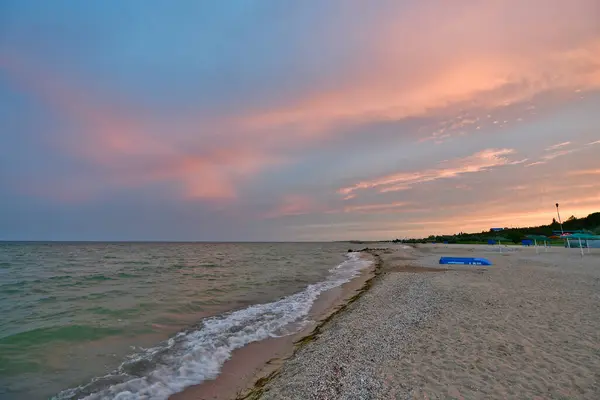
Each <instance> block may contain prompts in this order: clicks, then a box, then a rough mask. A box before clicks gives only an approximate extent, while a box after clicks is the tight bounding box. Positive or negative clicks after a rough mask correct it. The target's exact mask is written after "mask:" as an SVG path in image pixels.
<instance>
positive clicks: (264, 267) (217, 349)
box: [0, 242, 370, 400]
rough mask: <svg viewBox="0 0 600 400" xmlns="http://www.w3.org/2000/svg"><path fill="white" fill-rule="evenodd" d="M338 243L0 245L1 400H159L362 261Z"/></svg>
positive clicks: (281, 330) (288, 322) (279, 323)
mask: <svg viewBox="0 0 600 400" xmlns="http://www.w3.org/2000/svg"><path fill="white" fill-rule="evenodd" d="M348 247H349V245H348V244H347V243H57V242H50V243H40V242H22V243H21V242H20V243H9V242H0V399H1V400H5V399H6V400H7V399H10V400H21V399H27V400H32V399H55V400H71V399H87V400H99V399H119V400H138V399H156V400H158V399H167V398H168V397H169V396H170V395H171V394H173V393H177V392H180V391H182V390H183V389H184V388H186V387H188V386H191V385H196V384H200V383H202V382H204V381H206V380H210V379H214V378H215V377H217V376H218V374H219V372H220V370H221V367H222V366H223V364H224V363H225V361H227V360H228V359H229V358H230V357H231V355H232V352H233V351H234V350H235V349H238V348H241V347H243V346H245V345H247V344H249V343H251V342H255V341H260V340H264V339H267V338H271V337H279V336H283V335H289V334H292V333H294V332H296V331H297V330H299V329H301V328H302V327H303V326H305V324H307V323H310V321H309V310H310V309H311V307H312V305H313V303H314V302H315V300H316V299H317V297H318V296H319V294H321V293H322V292H324V291H326V290H329V289H332V288H334V287H337V286H340V285H342V284H343V283H345V282H348V281H349V280H351V279H352V278H354V277H355V276H357V275H358V274H359V273H360V271H361V270H362V269H364V268H366V267H368V266H369V264H370V261H368V260H365V259H363V258H361V257H360V256H359V255H358V254H359V253H348V252H347V251H348Z"/></svg>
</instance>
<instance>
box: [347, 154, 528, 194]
mask: <svg viewBox="0 0 600 400" xmlns="http://www.w3.org/2000/svg"><path fill="white" fill-rule="evenodd" d="M514 153H515V150H514V149H486V150H482V151H480V152H478V153H475V154H473V155H471V156H468V157H464V158H458V159H454V160H451V161H445V162H442V163H440V166H439V167H438V168H431V169H426V170H422V171H412V172H400V173H395V174H391V175H387V176H384V177H381V178H376V179H373V180H368V181H362V182H359V183H357V184H355V185H352V186H347V187H343V188H341V189H339V190H338V192H339V193H340V194H343V195H346V196H347V195H349V194H353V193H354V192H356V191H358V190H365V189H377V190H378V192H380V193H385V192H390V191H397V190H407V189H409V188H411V187H412V186H414V185H416V184H419V183H425V182H432V181H436V180H438V179H447V178H454V177H457V176H460V175H463V174H470V173H476V172H481V171H487V170H489V169H491V168H495V167H500V166H504V165H515V164H521V163H523V162H525V160H510V159H509V158H508V157H507V156H509V155H513V154H514Z"/></svg>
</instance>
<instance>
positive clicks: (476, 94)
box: [242, 0, 600, 141]
mask: <svg viewBox="0 0 600 400" xmlns="http://www.w3.org/2000/svg"><path fill="white" fill-rule="evenodd" d="M435 4H436V5H435V6H432V5H431V3H418V4H416V5H414V6H413V7H411V8H410V9H408V10H407V9H406V8H405V7H398V8H395V7H393V6H392V7H390V9H387V10H386V15H381V17H380V19H379V20H378V21H377V26H376V27H374V26H369V27H365V29H363V31H362V32H364V36H365V42H367V43H368V47H367V45H365V48H360V49H358V51H357V53H358V54H362V55H363V58H367V59H369V61H370V62H369V64H368V66H366V65H363V64H360V65H361V67H360V68H348V70H347V71H343V70H341V71H340V77H339V81H336V82H334V83H332V85H331V86H332V87H329V88H327V89H325V90H322V91H312V92H310V93H309V94H307V95H304V96H301V97H296V98H292V99H290V100H289V101H288V102H287V104H283V105H281V106H277V107H274V108H271V109H269V110H265V111H264V112H257V113H255V114H252V115H249V116H248V117H247V118H246V119H245V120H243V122H242V123H243V124H246V126H247V127H249V128H251V129H276V128H282V127H291V128H293V129H294V130H296V131H300V132H303V134H305V135H306V136H308V137H311V136H312V137H314V136H318V135H320V134H325V133H326V132H328V131H330V130H331V129H332V127H334V126H339V125H345V124H357V123H364V122H369V121H385V120H400V119H403V118H406V117H413V116H422V115H429V114H431V113H440V112H442V110H448V109H453V108H466V107H471V108H472V107H479V108H484V109H494V108H498V107H505V106H507V105H510V104H515V103H519V102H523V101H526V100H530V99H532V98H533V97H534V96H535V95H538V94H540V93H544V92H546V91H558V92H564V96H563V97H564V98H565V99H566V98H570V96H572V94H573V92H574V89H578V90H580V91H581V90H584V91H586V90H597V89H598V88H600V37H599V35H598V31H597V18H596V17H595V15H597V11H598V10H597V8H598V7H597V2H595V0H579V1H575V2H574V3H565V2H561V1H558V0H552V1H550V2H547V1H541V0H534V1H533V2H532V3H527V5H526V6H525V5H524V4H523V3H521V2H517V1H488V2H477V3H473V2H452V4H450V3H447V2H435ZM567 15H568V16H569V17H568V18H567V17H565V16H567ZM440 16H443V17H440ZM557 21H559V22H557ZM397 43H402V45H397ZM476 122H477V120H476V119H470V118H463V119H460V120H457V121H453V123H454V124H452V123H449V124H448V126H445V127H441V128H440V130H439V131H436V132H434V133H432V134H431V137H432V138H435V139H437V140H438V141H439V140H440V138H444V137H446V136H444V135H448V133H445V131H446V130H455V131H459V130H460V129H461V128H467V127H471V126H475V124H476ZM504 122H507V121H497V123H498V124H503V123H504Z"/></svg>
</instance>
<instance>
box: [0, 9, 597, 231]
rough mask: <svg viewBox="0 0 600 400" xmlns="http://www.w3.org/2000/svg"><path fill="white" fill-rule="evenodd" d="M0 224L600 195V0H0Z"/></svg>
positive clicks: (407, 207) (297, 227)
mask: <svg viewBox="0 0 600 400" xmlns="http://www.w3.org/2000/svg"><path fill="white" fill-rule="evenodd" d="M0 139H1V142H0V240H172V241H188V240H189V241H321V240H350V239H371V240H377V239H393V238H397V237H399V238H402V237H422V236H428V235H430V234H443V233H449V234H452V233H457V232H460V231H465V232H466V231H481V230H489V229H490V228H491V227H507V226H531V225H537V224H542V223H543V224H546V223H549V222H550V221H551V220H552V218H553V217H554V216H555V213H556V208H555V205H554V204H555V203H557V202H558V203H560V208H561V216H562V217H563V218H564V219H566V218H567V217H569V216H570V215H575V216H577V217H584V216H586V215H587V214H589V213H591V212H595V211H600V2H598V1H597V0H572V1H568V2H567V1H563V0H529V1H527V2H524V1H521V0H486V1H483V0H450V1H448V0H372V1H362V0H328V1H321V0H305V1H280V0H231V1H212V0H211V1H201V0H179V1H174V2H165V1H153V0H143V1H142V0H131V1H126V2H124V1H117V0H106V1H90V2H82V1H77V0H73V1H66V0H56V1H52V2H41V1H37V0H0Z"/></svg>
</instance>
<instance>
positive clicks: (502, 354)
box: [190, 245, 600, 400]
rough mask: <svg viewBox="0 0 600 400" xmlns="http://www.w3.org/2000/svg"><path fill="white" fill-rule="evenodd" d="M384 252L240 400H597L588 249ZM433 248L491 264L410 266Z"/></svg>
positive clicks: (597, 298)
mask: <svg viewBox="0 0 600 400" xmlns="http://www.w3.org/2000/svg"><path fill="white" fill-rule="evenodd" d="M394 248H395V251H393V252H391V253H390V252H385V253H383V254H381V257H382V259H383V261H384V264H383V270H384V273H383V274H381V275H380V276H379V277H378V278H376V282H375V284H374V285H373V287H372V288H371V289H370V290H369V291H368V292H366V293H365V294H364V295H363V296H362V297H361V298H360V299H358V300H357V301H356V302H354V303H352V304H351V305H349V306H348V307H347V308H346V310H345V311H344V312H342V313H339V314H337V315H336V316H335V318H333V319H332V320H331V321H329V322H328V323H327V324H326V325H325V327H324V329H323V330H322V333H320V334H319V336H318V337H317V338H316V339H315V340H314V341H312V342H310V343H308V344H306V345H305V346H303V347H301V348H299V349H298V350H297V351H296V352H295V354H294V355H293V356H292V357H291V358H289V359H288V360H287V361H286V362H285V363H284V364H283V366H281V367H280V368H279V369H278V372H277V373H276V375H275V376H274V377H272V378H271V379H269V380H268V382H267V383H266V385H265V386H264V387H262V388H261V390H255V391H254V392H252V394H253V395H255V396H254V397H252V398H264V399H449V398H457V399H595V400H597V399H600V252H598V251H597V250H594V251H593V253H592V254H591V255H586V256H585V257H583V258H582V257H581V256H580V255H579V252H578V250H577V249H564V248H551V249H550V251H549V252H548V253H544V252H542V253H540V254H539V255H538V254H536V253H535V250H534V249H533V248H518V247H514V248H508V249H507V250H508V251H506V252H504V253H502V254H500V253H498V251H497V249H492V248H491V247H488V246H458V245H449V246H446V245H428V246H422V247H421V248H419V249H406V248H403V246H394ZM594 252H595V253H594ZM440 255H464V256H483V257H487V258H489V259H491V260H492V261H493V263H494V266H492V267H467V266H452V267H450V268H449V270H447V271H439V270H435V269H433V270H427V269H419V268H422V267H429V268H439V265H438V264H437V260H438V259H439V257H440ZM423 272H427V273H423ZM263 383H264V382H263ZM190 398H191V397H190ZM196 398H202V397H196Z"/></svg>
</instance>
